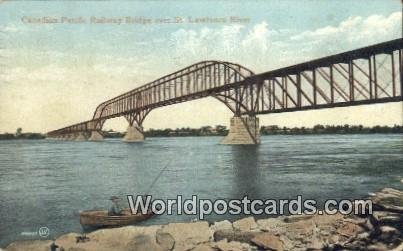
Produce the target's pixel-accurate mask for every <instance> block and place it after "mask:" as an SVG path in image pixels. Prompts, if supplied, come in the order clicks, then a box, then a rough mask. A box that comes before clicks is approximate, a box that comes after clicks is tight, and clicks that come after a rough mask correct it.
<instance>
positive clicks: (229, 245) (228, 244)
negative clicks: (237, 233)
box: [213, 240, 250, 251]
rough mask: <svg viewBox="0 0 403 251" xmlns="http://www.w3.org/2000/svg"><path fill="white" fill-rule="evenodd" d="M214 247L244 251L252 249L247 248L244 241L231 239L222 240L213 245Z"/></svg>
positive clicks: (226, 250) (223, 249)
mask: <svg viewBox="0 0 403 251" xmlns="http://www.w3.org/2000/svg"><path fill="white" fill-rule="evenodd" d="M213 247H214V248H216V249H218V250H221V251H242V250H250V249H245V247H244V246H243V245H242V243H240V242H238V241H231V242H227V240H221V241H218V242H216V243H214V245H213Z"/></svg>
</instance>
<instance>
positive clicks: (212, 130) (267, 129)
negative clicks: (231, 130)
mask: <svg viewBox="0 0 403 251" xmlns="http://www.w3.org/2000/svg"><path fill="white" fill-rule="evenodd" d="M260 133H261V135H315V134H374V133H384V134H388V133H403V125H394V126H373V127H364V126H362V125H326V126H325V125H315V126H314V127H279V126H277V125H270V126H261V128H260ZM102 134H103V135H104V137H105V138H122V137H124V135H125V133H124V132H117V131H114V130H107V131H102ZM227 134H228V128H227V127H226V126H223V125H217V126H215V127H212V126H203V127H200V128H189V127H187V128H185V127H183V128H176V129H171V128H167V129H152V128H151V129H149V130H146V131H144V136H145V137H199V136H225V135H227ZM45 138H46V134H43V133H32V132H27V133H23V132H22V129H21V128H18V129H17V131H16V132H15V133H3V134H0V140H15V139H45Z"/></svg>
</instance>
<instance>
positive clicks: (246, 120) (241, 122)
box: [221, 116, 260, 145]
mask: <svg viewBox="0 0 403 251" xmlns="http://www.w3.org/2000/svg"><path fill="white" fill-rule="evenodd" d="M221 144H224V145H257V144H260V128H259V118H257V117H255V116H253V117H250V116H245V117H241V116H235V117H233V118H231V125H230V129H229V132H228V135H227V136H225V138H224V139H223V140H222V141H221Z"/></svg>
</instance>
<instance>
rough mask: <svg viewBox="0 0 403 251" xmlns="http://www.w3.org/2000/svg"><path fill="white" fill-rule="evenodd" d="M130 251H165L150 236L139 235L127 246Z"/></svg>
mask: <svg viewBox="0 0 403 251" xmlns="http://www.w3.org/2000/svg"><path fill="white" fill-rule="evenodd" d="M127 250H128V251H150V250H153V251H164V249H163V248H162V247H161V246H160V245H158V244H157V243H155V241H154V239H153V238H151V237H150V236H149V235H137V236H135V237H134V238H133V240H132V241H130V242H129V243H128V244H127Z"/></svg>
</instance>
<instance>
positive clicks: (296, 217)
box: [284, 215, 313, 223]
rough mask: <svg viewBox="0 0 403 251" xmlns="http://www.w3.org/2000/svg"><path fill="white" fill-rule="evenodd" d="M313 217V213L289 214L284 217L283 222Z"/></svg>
mask: <svg viewBox="0 0 403 251" xmlns="http://www.w3.org/2000/svg"><path fill="white" fill-rule="evenodd" d="M312 217H313V215H291V216H287V217H285V218H284V222H286V223H293V222H297V221H304V220H309V219H311V218H312Z"/></svg>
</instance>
